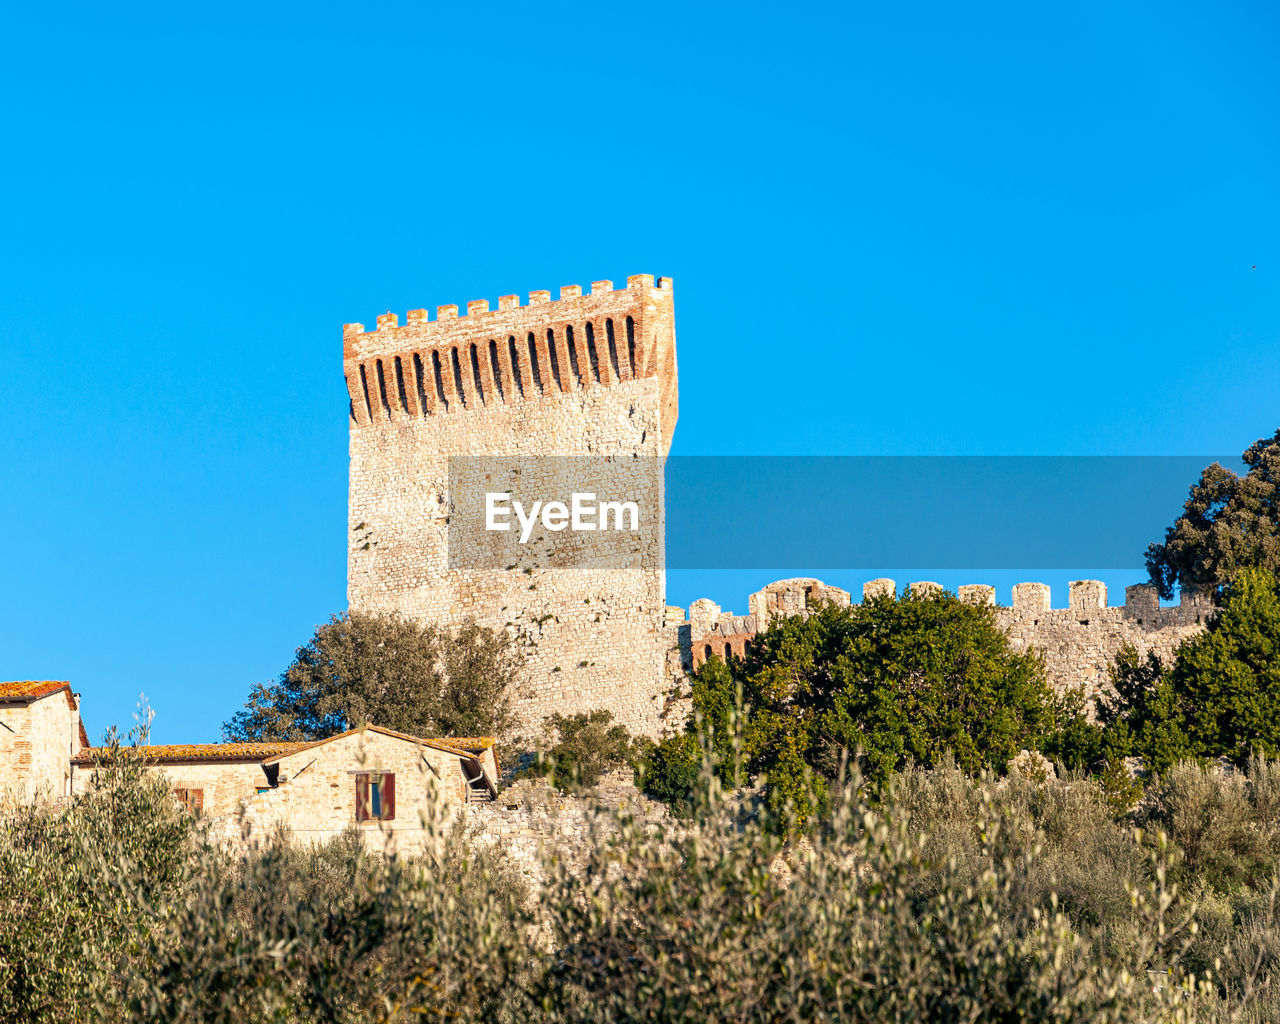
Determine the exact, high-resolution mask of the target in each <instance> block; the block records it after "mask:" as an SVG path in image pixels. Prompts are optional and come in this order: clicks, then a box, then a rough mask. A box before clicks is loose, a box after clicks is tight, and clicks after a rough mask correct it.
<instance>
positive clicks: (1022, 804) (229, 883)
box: [0, 723, 1280, 1024]
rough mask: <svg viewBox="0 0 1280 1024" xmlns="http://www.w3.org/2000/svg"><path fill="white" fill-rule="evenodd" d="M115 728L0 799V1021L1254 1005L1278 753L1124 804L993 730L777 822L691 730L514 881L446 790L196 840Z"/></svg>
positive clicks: (493, 1020) (1264, 963)
mask: <svg viewBox="0 0 1280 1024" xmlns="http://www.w3.org/2000/svg"><path fill="white" fill-rule="evenodd" d="M603 724H605V725H607V723H603ZM688 738H689V739H692V738H693V737H691V736H690V737H688ZM686 742H687V741H686ZM119 754H120V756H118V757H116V758H114V759H113V760H112V761H111V762H110V763H109V764H106V765H104V767H103V773H102V776H101V778H102V780H103V785H102V786H101V787H100V788H99V789H98V790H95V791H94V792H92V793H89V794H85V795H83V796H79V797H77V798H75V799H74V800H73V801H71V803H70V804H69V806H67V807H66V808H64V809H60V810H58V809H51V808H47V807H46V808H25V809H21V810H19V811H16V812H14V814H13V815H12V816H11V818H10V820H9V821H8V822H7V824H8V826H9V827H7V828H6V829H4V830H0V897H2V899H3V902H2V903H0V910H2V911H3V913H0V970H3V971H5V972H6V973H5V974H4V975H3V985H0V1022H4V1024H9V1022H15V1024H16V1022H19V1021H21V1022H27V1021H70V1022H73V1024H80V1022H87V1021H104V1022H108V1024H115V1022H121V1024H122V1022H124V1021H132V1020H147V1021H154V1022H158V1024H177V1022H179V1021H182V1022H190V1024H199V1022H228V1024H230V1022H233V1021H234V1022H236V1024H268V1022H271V1024H293V1022H300V1021H312V1020H324V1021H333V1022H336V1024H356V1022H364V1021H383V1022H388V1024H389V1022H393V1021H394V1022H404V1021H409V1020H416V1019H422V1018H423V1017H426V1018H433V1017H444V1018H448V1019H450V1020H457V1021H460V1022H463V1024H467V1022H476V1024H478V1022H481V1021H483V1022H485V1024H515V1022H518V1021H519V1022H523V1021H527V1020H534V1019H536V1020H543V1021H547V1022H548V1024H588V1022H592V1024H595V1022H599V1024H604V1022H615V1021H620V1022H630V1021H637V1022H638V1021H645V1022H650V1024H666V1022H694V1021H697V1022H702V1021H709V1022H713V1024H720V1022H724V1024H728V1022H729V1021H734V1022H747V1024H780V1022H787V1021H796V1022H798V1021H814V1022H818V1024H823V1022H835V1021H847V1020H855V1021H862V1022H867V1024H881V1022H883V1024H890V1022H895V1024H896V1022H902V1021H908V1020H910V1021H916V1020H922V1021H934V1020H940V1021H947V1020H967V1021H989V1022H1006V1021H1031V1020H1034V1021H1051V1022H1063V1024H1066V1022H1081V1024H1083V1022H1086V1021H1088V1022H1091V1021H1101V1020H1106V1021H1111V1022H1124V1024H1130V1022H1131V1024H1156V1022H1165V1021H1184V1022H1192V1021H1199V1020H1203V1021H1206V1022H1208V1021H1225V1020H1236V1021H1242V1022H1258V1024H1261V1022H1262V1021H1266V1020H1274V1019H1276V1018H1275V1011H1276V1009H1277V1008H1278V1007H1280V993H1278V992H1277V983H1276V980H1275V979H1276V978H1277V977H1278V976H1277V974H1276V972H1277V970H1280V929H1278V928H1277V919H1276V896H1277V891H1276V885H1275V883H1274V881H1273V880H1272V879H1271V878H1270V877H1269V875H1268V873H1267V871H1266V870H1265V869H1264V865H1265V864H1267V863H1268V861H1269V862H1271V863H1274V858H1275V855H1276V854H1275V850H1274V847H1268V846H1266V845H1265V843H1271V842H1273V840H1274V832H1275V830H1276V829H1277V827H1280V826H1278V825H1277V823H1276V821H1275V820H1274V812H1275V810H1276V806H1277V803H1276V802H1277V799H1278V798H1280V764H1278V763H1276V762H1267V761H1264V760H1261V759H1256V760H1255V761H1254V762H1253V763H1251V764H1250V766H1249V770H1248V775H1247V777H1241V776H1230V775H1226V774H1222V773H1217V774H1215V773H1208V774H1206V773H1204V772H1201V771H1200V769H1199V768H1198V767H1197V766H1194V765H1191V766H1185V767H1179V768H1176V769H1175V770H1174V771H1172V772H1171V773H1169V776H1168V778H1167V779H1166V780H1165V781H1164V783H1162V785H1163V787H1164V788H1163V789H1162V790H1161V791H1160V792H1159V793H1157V794H1156V795H1155V797H1154V799H1153V801H1152V803H1151V805H1150V807H1149V808H1147V809H1144V810H1143V811H1142V812H1140V813H1141V814H1142V815H1143V817H1142V818H1141V823H1142V824H1143V825H1144V826H1145V829H1144V831H1142V832H1137V833H1135V832H1133V831H1130V830H1129V829H1128V828H1127V827H1126V826H1125V825H1123V824H1121V823H1118V822H1117V821H1116V820H1115V818H1114V816H1113V815H1112V813H1111V811H1110V808H1109V807H1108V806H1107V802H1106V799H1105V797H1104V796H1103V794H1102V793H1101V791H1100V790H1099V788H1098V786H1097V785H1096V783H1095V782H1094V781H1093V780H1091V779H1089V778H1086V777H1084V776H1077V775H1072V776H1068V777H1065V778H1058V777H1056V776H1055V775H1053V774H1051V773H1047V772H1044V771H1035V770H1030V769H1029V768H1028V767H1027V766H1026V765H1025V764H1024V762H1031V761H1034V760H1035V759H1034V758H1031V757H1020V758H1019V759H1018V763H1017V766H1016V767H1015V768H1014V770H1012V771H1011V772H1010V773H1009V775H1008V776H1007V777H1005V778H1003V779H999V780H997V779H995V778H994V777H993V776H991V775H984V776H982V777H979V778H977V779H975V778H972V777H971V776H969V775H968V774H967V773H966V772H965V771H964V770H963V769H962V768H961V767H960V765H959V764H958V763H956V762H955V761H954V760H953V759H948V758H946V757H943V758H942V759H941V760H940V763H939V765H938V766H937V767H935V768H933V769H925V768H923V767H921V766H910V767H908V768H907V769H906V770H904V771H902V772H899V773H891V774H890V775H889V776H888V777H887V778H886V779H885V780H883V782H881V783H878V784H877V785H875V786H871V785H869V784H867V782H866V781H865V780H863V779H861V778H859V777H858V776H857V775H856V774H854V775H853V776H851V777H846V776H842V775H837V777H836V778H835V779H834V780H833V783H832V785H831V786H830V787H826V788H824V792H825V793H826V796H825V797H824V798H823V799H824V800H825V803H826V810H825V811H824V812H822V813H821V814H820V815H818V816H817V818H816V820H815V821H814V822H813V828H812V829H811V830H810V833H809V835H808V836H807V837H806V838H805V839H804V841H802V842H795V843H790V842H788V841H787V840H785V839H784V838H783V834H784V833H785V832H786V828H785V824H786V823H785V822H778V821H776V820H774V819H773V817H772V815H773V811H771V809H770V808H769V806H768V805H767V804H749V803H746V802H744V801H741V800H738V799H736V798H729V797H727V796H726V794H725V791H724V789H723V787H722V785H721V782H720V780H719V778H718V776H717V773H716V769H715V766H714V765H713V764H712V759H711V758H710V757H709V756H700V758H699V760H700V764H701V769H700V771H701V774H700V778H699V780H698V781H697V783H696V784H695V785H694V786H693V789H694V791H695V792H696V793H697V794H698V811H699V813H698V814H697V815H696V817H695V818H694V819H692V820H687V821H676V820H674V819H672V818H670V817H657V818H637V817H634V816H631V815H630V814H628V813H625V812H623V811H621V810H613V809H610V808H609V807H606V806H603V805H601V804H598V803H591V802H588V801H584V802H582V803H581V804H580V805H579V806H580V807H581V808H582V811H583V814H584V816H585V821H586V833H585V835H580V836H579V837H578V838H577V842H576V845H575V846H574V847H573V849H572V850H571V851H568V852H569V853H570V855H569V856H566V851H565V850H564V849H563V848H558V847H555V846H553V845H550V844H548V845H547V846H546V847H540V848H539V849H538V850H537V851H535V852H533V853H532V855H531V856H532V862H531V864H530V867H531V868H532V870H533V875H534V877H536V878H538V879H539V880H540V881H539V884H538V886H537V888H536V890H535V891H533V892H529V891H528V889H527V887H526V885H525V883H524V882H522V881H521V879H520V877H519V875H518V873H517V872H516V871H515V870H514V868H513V867H512V864H511V860H510V858H509V856H508V855H507V852H506V850H505V849H504V847H502V846H501V845H495V844H487V843H480V844H477V843H476V842H473V841H472V840H470V839H468V838H467V833H466V831H465V829H459V828H456V827H452V826H450V825H449V824H448V823H447V822H445V821H430V822H427V825H428V828H429V832H430V834H431V835H432V836H433V837H434V841H433V842H432V843H430V844H429V852H428V853H427V854H426V855H424V856H423V857H422V858H419V859H407V858H398V857H394V856H382V855H372V854H367V853H366V852H365V849H364V844H363V842H362V839H361V837H360V836H357V835H356V834H354V833H348V834H346V835H343V836H340V837H338V838H337V839H334V840H332V841H330V842H329V843H326V844H322V845H320V846H304V845H300V844H297V843H295V842H294V841H292V840H291V838H290V837H289V836H288V835H286V834H276V835H272V836H268V837H265V839H264V841H263V842H262V843H261V845H260V846H258V847H255V848H253V849H251V850H249V851H248V852H247V853H234V854H233V853H231V852H229V851H222V850H216V849H212V848H210V847H209V846H207V845H206V844H205V843H204V841H203V839H202V836H201V833H200V830H199V828H198V827H197V826H196V825H194V824H193V823H192V821H191V819H190V818H188V817H186V816H185V815H184V814H182V813H181V812H180V811H179V810H178V808H177V805H176V803H175V801H174V800H173V799H172V797H171V796H170V795H169V794H168V793H166V792H165V791H164V788H163V786H162V785H160V783H159V782H158V777H155V776H150V775H148V774H147V773H146V772H145V771H144V770H143V769H142V768H141V766H140V764H139V763H138V762H137V761H136V759H132V760H131V757H130V755H129V754H128V753H127V751H120V752H119ZM873 794H874V796H875V799H874V800H872V799H870V797H871V796H872V795H873ZM810 802H811V803H812V804H813V805H815V806H816V805H817V804H818V803H821V802H823V801H820V800H818V799H817V798H816V797H814V798H811V799H810ZM815 813H816V812H815ZM1164 828H1167V829H1168V832H1169V834H1171V835H1173V836H1176V837H1178V843H1179V844H1180V845H1181V848H1182V849H1181V851H1180V850H1179V848H1178V847H1176V846H1174V845H1172V844H1170V843H1169V842H1167V841H1166V840H1165V838H1164V837H1163V836H1162V835H1161V834H1160V833H1159V832H1153V831H1152V830H1153V829H1164ZM1253 833H1257V835H1260V836H1262V837H1263V839H1264V840H1265V843H1264V845H1263V846H1259V845H1258V843H1257V841H1256V837H1255V839H1253V840H1251V839H1250V838H1249V837H1250V836H1251V835H1252V834H1253ZM1268 850H1269V851H1270V852H1267V851H1268ZM1236 861H1238V862H1239V863H1238V864H1237V863H1233V862H1236ZM1175 877H1176V878H1177V880H1179V881H1180V882H1181V883H1182V885H1181V887H1179V886H1177V885H1175V884H1173V880H1174V878H1175ZM1220 886H1221V887H1220ZM1184 893H1187V894H1190V897H1191V898H1188V896H1187V895H1183V894H1184ZM1192 924H1195V925H1196V929H1195V930H1194V934H1193V929H1192V927H1191V926H1192ZM1192 972H1194V976H1193V973H1192ZM1153 974H1154V975H1155V976H1156V978H1157V979H1159V980H1158V981H1157V982H1156V983H1155V984H1153V982H1152V978H1151V975H1153Z"/></svg>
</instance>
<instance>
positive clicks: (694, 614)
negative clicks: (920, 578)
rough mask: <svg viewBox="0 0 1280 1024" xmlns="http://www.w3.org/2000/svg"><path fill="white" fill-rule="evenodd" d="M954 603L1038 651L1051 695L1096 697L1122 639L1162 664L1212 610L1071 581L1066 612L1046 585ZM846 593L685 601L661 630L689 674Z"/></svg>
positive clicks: (1144, 591)
mask: <svg viewBox="0 0 1280 1024" xmlns="http://www.w3.org/2000/svg"><path fill="white" fill-rule="evenodd" d="M909 587H910V589H911V590H912V592H916V593H919V592H928V591H930V590H941V589H942V588H941V587H940V586H939V584H937V583H931V582H920V583H911V584H909ZM896 592H897V585H896V584H895V583H894V581H893V580H888V579H879V580H872V581H870V582H869V583H866V584H864V585H863V588H862V599H863V600H864V601H870V600H873V599H875V598H877V597H881V596H892V595H894V594H895V593H896ZM957 596H959V598H960V599H961V600H962V601H970V602H973V603H975V604H983V605H991V606H994V607H995V614H996V621H997V623H998V624H999V625H1000V627H1001V628H1002V629H1004V631H1005V632H1006V633H1008V634H1009V639H1010V641H1011V643H1012V645H1013V646H1014V648H1016V649H1018V650H1025V649H1026V648H1028V647H1038V648H1040V649H1041V650H1042V651H1043V652H1044V655H1045V668H1046V671H1047V674H1048V677H1049V681H1050V683H1051V684H1052V685H1053V686H1054V687H1055V688H1057V689H1058V690H1065V689H1068V688H1083V689H1084V690H1085V692H1086V693H1088V694H1089V695H1090V696H1096V695H1097V694H1098V692H1099V691H1100V690H1101V689H1102V688H1103V687H1104V686H1105V685H1106V684H1107V678H1108V672H1107V669H1108V666H1109V665H1110V664H1111V662H1112V659H1113V658H1114V657H1115V654H1116V652H1117V651H1119V649H1120V648H1121V647H1122V646H1123V645H1124V644H1126V643H1128V644H1132V645H1133V646H1134V647H1136V648H1137V649H1138V651H1139V652H1141V653H1143V654H1145V653H1146V652H1147V651H1149V650H1151V651H1155V652H1156V654H1158V655H1159V656H1160V657H1161V658H1162V659H1163V660H1164V661H1166V662H1169V661H1171V660H1172V657H1173V652H1174V650H1175V649H1176V648H1177V646H1178V644H1180V643H1181V642H1182V641H1183V640H1184V639H1186V638H1187V637H1189V636H1193V635H1195V634H1196V633H1198V632H1200V631H1201V630H1202V629H1203V628H1204V625H1205V622H1206V621H1207V620H1208V617H1209V616H1210V615H1211V614H1212V611H1213V609H1212V605H1211V603H1210V602H1209V601H1208V600H1207V599H1206V598H1204V597H1202V596H1200V595H1196V594H1189V593H1184V594H1183V595H1182V600H1181V604H1179V605H1176V606H1173V607H1166V608H1162V607H1161V606H1160V598H1159V594H1158V592H1157V591H1156V588H1155V587H1154V586H1151V585H1150V584H1146V583H1143V584H1137V585H1135V586H1132V587H1127V588H1126V589H1125V601H1124V604H1121V605H1109V604H1108V603H1107V586H1106V584H1105V583H1102V582H1100V581H1098V580H1076V581H1075V582H1073V583H1072V584H1071V585H1070V592H1069V594H1068V599H1067V607H1065V608H1054V607H1052V604H1051V594H1050V591H1049V587H1048V586H1047V585H1045V584H1043V583H1019V584H1017V585H1016V586H1015V587H1014V588H1013V602H1012V605H1011V606H997V605H996V592H995V588H994V587H990V586H986V585H982V584H975V585H969V586H963V587H960V588H959V590H958V595H957ZM850 601H851V595H850V594H849V592H848V591H847V590H841V589H840V588H839V587H831V586H828V585H827V584H825V583H823V582H822V581H821V580H816V579H804V578H801V579H790V580H779V581H778V582H776V583H770V584H769V585H768V586H767V587H765V588H764V589H763V590H760V591H758V592H757V593H754V594H752V595H750V597H748V599H747V607H748V609H749V612H748V614H746V615H734V614H732V613H731V612H724V611H721V609H720V606H719V605H717V604H716V603H715V602H713V601H710V600H708V599H706V598H702V599H700V600H697V601H694V602H693V604H691V605H690V606H689V611H688V615H687V616H686V614H685V611H684V609H682V608H677V607H669V608H668V609H667V624H668V631H669V635H670V636H671V638H672V639H671V642H672V644H673V645H674V646H675V647H676V649H677V650H678V651H679V652H680V656H679V660H680V663H681V665H682V667H683V668H684V669H685V670H686V671H688V670H691V669H694V668H697V667H698V666H700V665H702V664H703V663H704V662H705V661H706V660H707V658H708V657H709V656H710V655H712V654H714V655H716V656H717V657H719V658H721V659H727V658H729V657H739V658H741V657H743V656H744V655H745V653H746V650H747V647H748V645H749V644H751V643H752V642H753V641H754V639H755V637H756V636H757V635H758V634H759V633H762V632H763V631H764V630H766V629H767V628H768V627H769V623H770V621H771V620H772V619H774V618H775V617H778V616H787V615H803V614H807V613H808V612H810V611H812V610H813V609H815V608H817V607H819V606H820V605H822V604H826V603H832V604H836V605H840V606H847V605H848V604H849V603H850Z"/></svg>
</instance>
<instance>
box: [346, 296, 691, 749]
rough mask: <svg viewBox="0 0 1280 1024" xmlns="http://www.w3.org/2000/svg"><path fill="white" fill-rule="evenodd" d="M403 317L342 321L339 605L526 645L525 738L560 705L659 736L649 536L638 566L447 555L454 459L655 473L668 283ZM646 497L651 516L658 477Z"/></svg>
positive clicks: (661, 426)
mask: <svg viewBox="0 0 1280 1024" xmlns="http://www.w3.org/2000/svg"><path fill="white" fill-rule="evenodd" d="M498 306H499V308H498V309H497V310H494V311H490V310H489V304H488V302H487V301H480V302H472V303H469V304H468V308H467V315H466V316H463V317H459V316H458V315H457V308H456V307H454V306H441V307H439V308H438V311H437V318H436V319H435V320H429V319H428V315H427V312H426V311H425V310H411V311H410V312H409V314H408V317H407V323H406V324H405V325H404V326H400V325H399V321H398V317H396V316H395V315H393V314H387V315H385V316H380V317H378V329H377V330H376V331H372V332H365V331H364V329H363V326H362V325H360V324H348V325H346V326H345V327H344V331H343V333H344V370H345V374H346V380H347V385H348V391H349V394H350V399H351V405H350V454H351V470H350V474H351V476H350V501H349V526H350V537H349V553H348V584H347V586H348V601H349V603H350V606H351V608H352V610H360V611H370V612H386V611H398V612H401V613H404V614H407V615H410V616H413V617H416V618H419V619H421V620H423V621H427V622H434V623H442V624H456V623H459V622H461V621H462V620H464V619H465V618H467V617H474V618H475V619H476V620H477V621H479V622H480V623H482V624H485V625H489V626H492V627H495V628H499V629H508V630H510V631H512V632H513V633H514V634H516V635H518V636H520V637H523V638H524V639H525V640H527V641H530V642H532V644H533V645H534V646H533V647H532V648H531V660H530V664H529V680H528V682H529V690H528V692H527V693H526V694H525V695H523V696H522V698H521V699H520V701H519V702H518V704H517V711H518V712H519V713H520V714H521V716H522V718H523V719H524V721H525V723H526V725H527V726H528V727H529V729H530V730H533V731H536V730H537V728H538V726H539V724H540V722H541V720H542V719H543V718H545V717H546V716H547V715H550V714H552V713H555V712H562V713H570V712H574V711H581V710H588V709H591V708H595V707H601V706H607V707H609V708H610V709H611V710H612V711H613V712H614V714H615V716H616V717H617V718H618V719H619V720H620V721H622V722H623V723H624V724H625V725H627V726H628V727H629V728H630V729H632V730H633V731H635V732H641V733H650V734H654V733H656V732H657V731H658V730H659V728H660V717H659V716H660V714H661V709H662V702H663V693H664V691H665V690H667V689H669V688H670V685H671V683H672V679H671V678H670V676H669V673H668V670H667V655H668V648H669V646H670V642H669V637H668V633H667V630H666V628H665V625H664V622H665V606H666V600H665V576H664V572H663V565H664V562H663V549H662V543H663V541H662V535H661V530H660V529H659V530H657V531H656V532H655V533H653V534H652V535H651V536H650V538H649V539H648V540H646V542H645V544H646V547H645V550H644V551H642V552H640V556H639V557H640V561H639V566H640V567H639V568H631V569H620V568H600V567H593V566H591V565H575V564H572V563H570V564H564V563H563V562H562V563H560V564H556V565H554V566H546V565H544V566H542V567H538V568H532V567H530V566H527V565H526V566H524V567H520V566H518V565H510V564H508V565H506V566H499V565H496V564H495V565H493V566H492V567H478V568H477V567H464V568H457V567H454V566H453V565H451V563H450V560H449V539H450V519H451V515H452V514H453V512H454V508H453V505H452V495H451V494H450V487H449V458H450V456H462V455H467V456H481V455H491V456H502V457H520V458H524V457H535V456H586V455H591V456H620V457H625V458H632V457H647V458H652V459H654V460H655V462H656V464H657V465H660V463H661V460H662V459H665V457H666V454H667V450H668V448H669V445H670V441H671V435H672V431H673V430H674V428H675V421H676V415H677V397H676V356H675V324H674V307H673V300H672V289H671V282H670V280H669V279H659V280H658V281H657V282H656V283H655V281H654V279H653V278H652V277H650V276H648V275H639V276H636V277H632V278H629V279H628V282H627V287H626V288H625V289H619V290H615V289H613V287H612V284H611V283H610V282H607V281H602V282H594V283H593V284H592V286H591V292H590V294H589V295H585V296H584V295H582V294H581V289H580V288H578V287H576V286H574V287H568V288H563V289H561V297H560V299H559V301H557V302H551V301H550V295H549V293H547V292H531V293H530V302H529V305H527V306H521V305H520V304H519V299H518V297H517V296H514V295H511V296H503V297H502V298H500V299H499V302H498ZM658 481H659V482H658V485H657V487H658V492H657V493H656V494H655V495H653V496H652V500H653V502H654V504H655V505H656V506H657V507H658V508H659V510H660V508H661V502H662V496H661V489H660V488H661V483H660V474H658Z"/></svg>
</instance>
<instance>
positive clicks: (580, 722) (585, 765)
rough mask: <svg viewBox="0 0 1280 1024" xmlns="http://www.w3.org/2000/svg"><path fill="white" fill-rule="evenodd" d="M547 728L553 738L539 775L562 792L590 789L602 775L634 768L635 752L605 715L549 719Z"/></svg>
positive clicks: (593, 713)
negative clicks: (628, 766)
mask: <svg viewBox="0 0 1280 1024" xmlns="http://www.w3.org/2000/svg"><path fill="white" fill-rule="evenodd" d="M547 725H548V726H550V727H551V729H553V730H554V731H555V735H556V737H557V739H556V741H555V743H553V744H552V745H551V746H550V748H549V749H548V750H547V752H546V754H545V755H544V759H543V764H542V769H541V770H542V772H543V774H545V775H546V776H547V777H548V778H550V779H551V781H552V782H553V783H555V785H556V786H558V787H559V788H560V789H562V790H564V791H566V792H577V791H581V790H584V789H590V788H591V787H592V786H594V785H596V783H598V782H599V781H600V778H601V776H603V775H604V773H605V772H608V771H613V770H615V769H617V768H622V767H624V766H626V765H631V764H634V763H635V762H636V760H637V755H638V749H637V747H636V745H635V743H634V741H633V740H632V738H631V734H630V733H629V732H627V730H626V728H625V727H624V726H622V725H618V724H615V723H614V721H613V714H612V713H611V712H609V711H604V710H600V711H591V712H578V713H577V714H574V715H552V716H551V717H550V718H548V719H547Z"/></svg>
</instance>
